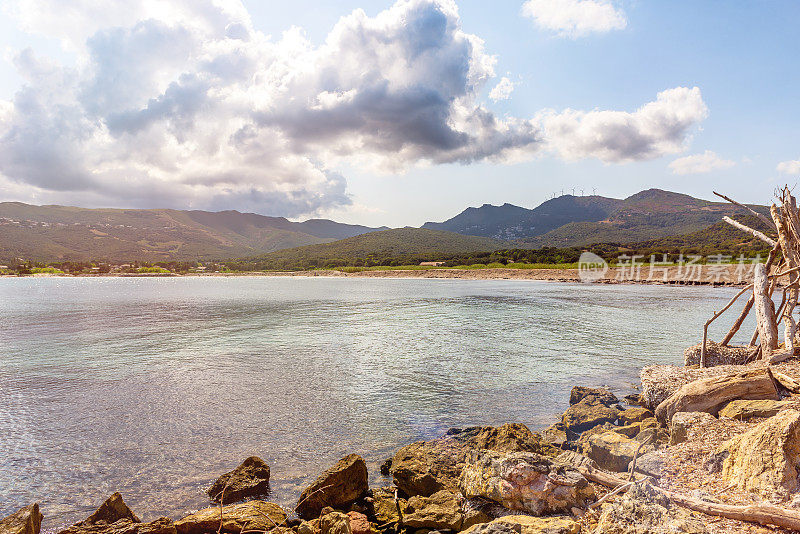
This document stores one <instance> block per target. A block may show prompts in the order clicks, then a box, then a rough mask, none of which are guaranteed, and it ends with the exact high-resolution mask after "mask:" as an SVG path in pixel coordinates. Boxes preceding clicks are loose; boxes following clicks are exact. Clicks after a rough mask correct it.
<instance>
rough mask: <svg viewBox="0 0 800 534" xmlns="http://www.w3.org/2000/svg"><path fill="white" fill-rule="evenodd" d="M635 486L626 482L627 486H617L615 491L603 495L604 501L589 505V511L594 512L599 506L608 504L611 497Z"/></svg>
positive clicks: (600, 500)
mask: <svg viewBox="0 0 800 534" xmlns="http://www.w3.org/2000/svg"><path fill="white" fill-rule="evenodd" d="M633 484H634V483H633V482H626V483H625V484H623V485H621V486H617V487H616V488H615V489H613V490H611V491H609V492H608V493H606V494H605V495H603V498H602V499H599V500H598V501H597V502H596V503H594V504H591V505H589V508H588V509H589V510H594V509H595V508H597V507H598V506H600V505H601V504H603V503H604V502H606V501H607V500H608V499H610V498H611V497H613V496H614V495H616V494H617V493H620V492H622V491H625V490H628V489H630V487H631V486H633Z"/></svg>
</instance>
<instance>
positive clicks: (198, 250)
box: [0, 189, 769, 263]
mask: <svg viewBox="0 0 800 534" xmlns="http://www.w3.org/2000/svg"><path fill="white" fill-rule="evenodd" d="M751 207H752V208H753V209H755V210H757V211H759V212H761V213H765V214H767V215H768V214H769V210H768V208H766V207H765V206H751ZM726 215H727V216H736V217H739V218H741V216H742V209H741V208H738V207H736V206H733V205H731V204H728V203H722V202H711V201H708V200H702V199H698V198H694V197H691V196H689V195H684V194H680V193H673V192H670V191H664V190H660V189H648V190H646V191H642V192H639V193H636V194H635V195H632V196H630V197H628V198H625V199H615V198H608V197H602V196H596V195H592V196H574V195H563V196H560V197H557V198H553V199H550V200H548V201H546V202H544V203H542V204H541V205H539V206H537V207H535V208H532V209H528V208H523V207H520V206H515V205H512V204H503V205H501V206H492V205H489V204H484V205H483V206H481V207H477V208H474V207H471V208H467V209H465V210H464V211H462V212H461V213H459V214H458V215H456V216H454V217H452V218H450V219H447V220H445V221H443V222H428V223H425V224H424V225H423V226H422V228H403V229H395V230H389V229H387V228H386V227H382V228H371V227H367V226H359V225H350V224H342V223H337V222H335V221H330V220H326V219H311V220H308V221H304V222H292V221H289V220H287V219H285V218H283V217H268V216H264V215H257V214H253V213H240V212H238V211H222V212H208V211H197V210H192V211H184V210H171V209H147V210H137V209H86V208H75V207H65V206H33V205H29V204H23V203H19V202H3V203H0V260H4V261H13V260H14V259H16V258H24V259H26V260H34V261H65V260H72V261H86V260H92V259H103V260H109V261H118V262H119V261H134V260H137V261H150V262H156V261H192V260H201V261H204V260H227V259H233V258H244V257H264V255H267V256H270V257H272V258H274V259H276V260H278V261H280V262H283V260H284V259H286V260H287V261H288V259H290V258H292V259H294V260H296V259H298V258H300V259H307V260H309V261H311V260H312V259H313V261H314V262H317V261H322V260H321V259H323V258H326V257H327V258H333V259H335V258H341V257H352V256H353V255H357V256H359V257H363V256H368V255H377V256H380V257H389V256H390V255H396V256H397V255H410V254H435V253H463V252H477V251H491V250H499V249H503V248H540V247H543V246H554V247H582V246H587V245H591V244H595V243H635V242H643V241H648V240H656V239H661V238H665V237H675V236H684V235H693V233H696V232H699V231H701V230H704V229H708V228H709V227H712V226H713V225H715V224H716V223H719V222H720V221H721V220H722V217H723V216H726ZM743 237H744V236H743ZM333 242H336V243H335V244H330V243H333ZM297 247H305V248H297ZM287 249H295V250H292V251H291V252H286V250H287ZM293 263H296V262H293Z"/></svg>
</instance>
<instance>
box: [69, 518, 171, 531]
mask: <svg viewBox="0 0 800 534" xmlns="http://www.w3.org/2000/svg"><path fill="white" fill-rule="evenodd" d="M176 533H177V531H176V529H175V524H174V523H173V522H172V520H170V519H167V518H166V517H161V518H158V519H156V520H155V521H151V522H150V523H140V522H135V521H131V520H130V519H119V520H117V521H115V522H113V523H106V522H105V521H98V522H97V523H86V524H78V525H73V526H71V527H69V528H68V529H66V530H62V531H61V532H60V533H59V534H176Z"/></svg>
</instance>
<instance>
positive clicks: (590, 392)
mask: <svg viewBox="0 0 800 534" xmlns="http://www.w3.org/2000/svg"><path fill="white" fill-rule="evenodd" d="M584 399H590V400H592V401H594V402H599V403H601V404H605V405H606V406H611V405H614V404H617V403H619V399H618V398H617V397H616V396H614V394H613V393H611V392H610V391H609V390H607V389H606V388H587V387H584V386H575V387H574V388H572V391H570V392H569V405H570V406H572V405H574V404H578V403H579V402H581V401H582V400H584Z"/></svg>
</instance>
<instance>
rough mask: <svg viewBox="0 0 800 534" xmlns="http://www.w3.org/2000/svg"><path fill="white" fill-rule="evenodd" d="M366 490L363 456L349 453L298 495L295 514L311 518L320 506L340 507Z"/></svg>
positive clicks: (316, 514)
mask: <svg viewBox="0 0 800 534" xmlns="http://www.w3.org/2000/svg"><path fill="white" fill-rule="evenodd" d="M368 489H369V485H368V482H367V465H366V464H365V463H364V459H363V458H361V456H359V455H357V454H350V455H349V456H345V457H344V458H342V459H341V460H339V461H338V462H337V463H336V465H334V466H333V467H331V468H330V469H328V470H327V471H325V472H324V473H322V474H321V475H320V476H319V477H317V480H315V481H314V483H313V484H311V485H310V486H309V487H307V488H306V489H305V490H304V491H303V493H301V494H300V500H299V501H298V503H297V515H298V516H299V517H301V518H302V519H315V518H317V517H319V513H320V512H321V511H322V509H323V508H324V507H326V506H330V507H332V508H344V507H346V506H348V505H349V504H351V503H352V502H353V501H355V500H356V499H358V498H360V497H362V496H363V495H364V494H365V493H367V490H368Z"/></svg>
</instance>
